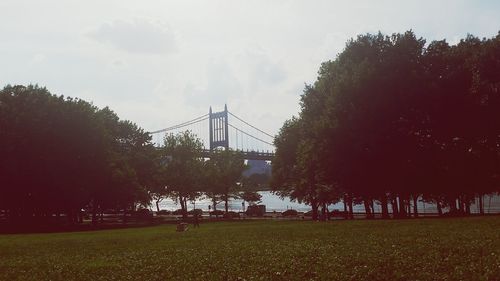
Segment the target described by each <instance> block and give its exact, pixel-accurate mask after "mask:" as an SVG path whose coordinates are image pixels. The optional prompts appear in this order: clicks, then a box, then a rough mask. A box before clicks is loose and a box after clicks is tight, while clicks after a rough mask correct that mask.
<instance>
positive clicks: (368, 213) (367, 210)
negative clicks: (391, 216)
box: [363, 199, 372, 219]
mask: <svg viewBox="0 0 500 281" xmlns="http://www.w3.org/2000/svg"><path fill="white" fill-rule="evenodd" d="M363 204H364V205H365V214H366V218H367V219H371V218H372V212H371V210H370V201H369V200H367V199H364V200H363Z"/></svg>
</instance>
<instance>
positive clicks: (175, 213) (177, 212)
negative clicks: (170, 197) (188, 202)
mask: <svg viewBox="0 0 500 281" xmlns="http://www.w3.org/2000/svg"><path fill="white" fill-rule="evenodd" d="M172 215H176V216H179V215H182V209H177V210H175V211H173V212H172Z"/></svg>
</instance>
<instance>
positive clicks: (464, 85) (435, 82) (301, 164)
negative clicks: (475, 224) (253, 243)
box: [272, 31, 500, 218]
mask: <svg viewBox="0 0 500 281" xmlns="http://www.w3.org/2000/svg"><path fill="white" fill-rule="evenodd" d="M275 145H276V147H277V151H276V157H275V160H274V162H273V184H272V185H273V187H274V188H275V190H276V191H277V192H278V193H279V194H281V195H283V196H290V197H292V198H293V199H296V200H299V201H301V202H306V203H309V204H310V205H311V206H312V209H313V216H314V217H315V218H316V217H317V215H318V208H319V207H321V206H323V209H325V208H324V206H326V205H327V204H330V203H335V202H338V201H340V200H342V201H344V202H345V203H346V205H347V206H348V207H349V208H348V209H349V212H350V214H352V205H353V203H363V204H364V205H365V209H366V213H367V214H368V216H372V214H373V203H374V202H377V203H379V204H380V205H381V210H382V215H383V216H384V217H389V213H390V212H389V206H391V207H392V210H391V211H392V213H393V214H394V216H403V217H404V216H407V215H408V214H409V213H410V212H413V213H414V215H415V216H417V215H418V210H417V204H416V203H417V200H418V199H423V200H425V201H429V202H433V203H435V204H437V208H438V212H440V213H441V212H442V208H444V207H448V208H449V210H450V212H462V213H470V205H471V202H473V201H474V200H475V199H476V198H479V200H481V198H482V195H484V194H488V193H492V192H498V191H499V187H500V182H499V175H500V33H499V34H498V35H497V36H496V37H494V38H491V39H478V38H476V37H474V36H471V35H469V36H467V37H466V38H465V39H462V40H461V41H460V42H459V43H458V44H456V45H449V44H448V43H447V42H446V41H444V40H442V41H433V42H431V43H430V44H426V42H425V40H424V39H422V38H417V37H416V36H415V34H414V33H413V32H412V31H408V32H406V33H404V34H393V35H392V36H385V35H383V34H381V33H379V34H375V35H372V34H367V35H361V36H358V37H357V38H356V39H355V40H350V41H349V42H348V43H347V44H346V47H345V49H344V50H343V52H342V53H340V54H339V55H338V56H337V57H336V59H335V60H332V61H328V62H325V63H323V64H322V66H321V68H320V70H319V72H318V78H317V80H316V82H315V83H314V84H313V85H308V86H306V88H305V90H304V94H303V95H302V98H301V112H300V115H299V116H298V117H294V118H292V119H290V120H288V121H287V122H285V124H284V125H283V127H282V128H281V131H280V133H279V135H278V136H277V137H276V139H275ZM412 200H413V204H412V205H413V206H414V208H413V210H410V208H409V206H410V202H411V201H412ZM479 205H480V212H483V209H482V202H480V204H479Z"/></svg>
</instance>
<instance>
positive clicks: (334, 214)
mask: <svg viewBox="0 0 500 281" xmlns="http://www.w3.org/2000/svg"><path fill="white" fill-rule="evenodd" d="M330 216H332V217H345V216H347V212H346V211H340V210H333V211H331V212H330Z"/></svg>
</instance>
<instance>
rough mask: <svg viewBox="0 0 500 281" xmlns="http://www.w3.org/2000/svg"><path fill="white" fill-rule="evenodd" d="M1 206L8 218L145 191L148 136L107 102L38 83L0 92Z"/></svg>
mask: <svg viewBox="0 0 500 281" xmlns="http://www.w3.org/2000/svg"><path fill="white" fill-rule="evenodd" d="M0 132H1V134H0V155H2V157H1V158H0V209H3V210H7V211H8V214H9V216H10V219H12V220H18V219H19V218H24V219H27V218H31V217H32V216H42V217H43V216H44V215H52V214H59V213H67V214H68V218H70V220H71V221H73V222H75V221H76V220H77V218H76V214H77V213H78V212H79V211H80V209H82V208H91V209H93V211H94V212H95V211H97V210H98V209H101V210H102V209H105V208H127V207H129V206H131V205H133V204H135V203H146V202H148V201H149V197H148V195H147V192H146V188H147V187H148V186H149V176H150V167H151V165H152V164H151V161H150V158H149V157H148V156H147V155H148V153H151V151H152V150H153V147H152V146H151V144H150V136H149V135H148V134H147V133H145V132H144V131H143V130H142V129H140V128H139V127H137V126H136V125H135V124H133V123H131V122H128V121H122V120H120V119H119V118H118V117H117V116H116V114H115V113H114V112H113V111H111V110H110V109H109V108H104V109H98V108H97V107H95V106H93V105H92V104H90V103H88V102H85V101H83V100H80V99H74V98H69V97H68V98H65V97H63V96H55V95H52V94H50V93H49V91H48V90H47V89H45V88H40V87H38V86H31V85H30V86H27V87H25V86H6V87H5V88H4V89H3V90H1V91H0Z"/></svg>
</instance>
